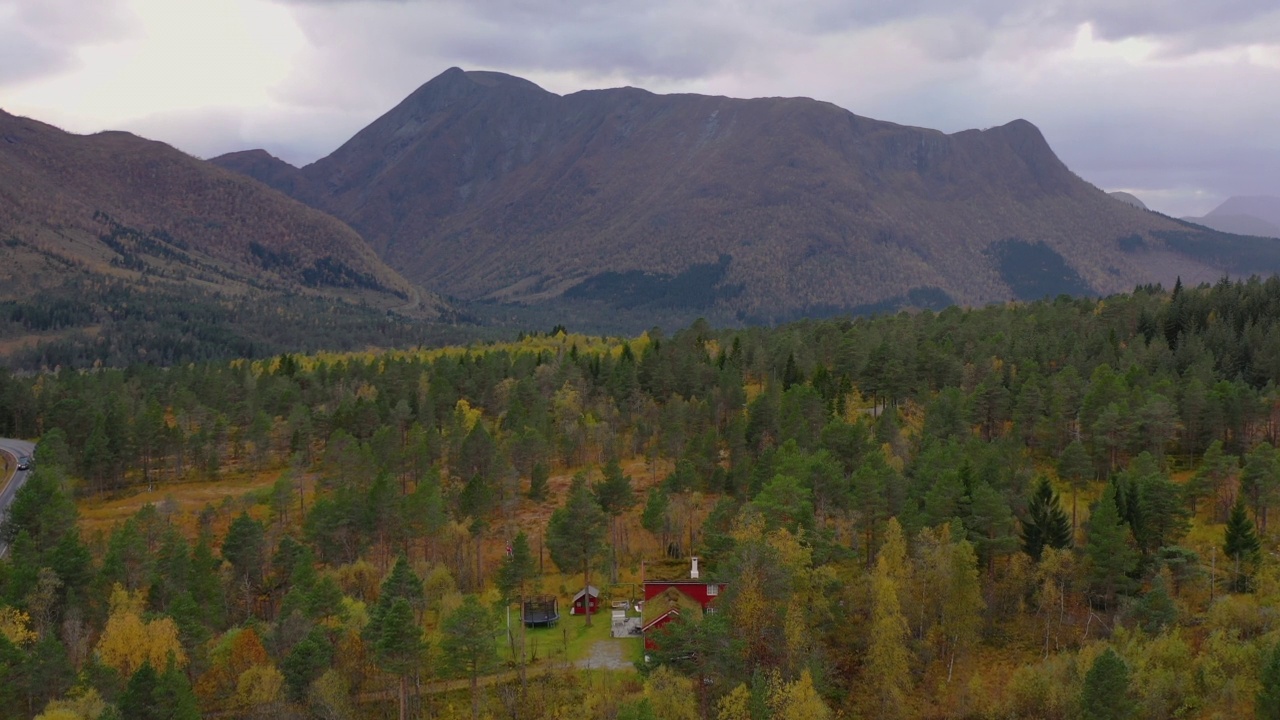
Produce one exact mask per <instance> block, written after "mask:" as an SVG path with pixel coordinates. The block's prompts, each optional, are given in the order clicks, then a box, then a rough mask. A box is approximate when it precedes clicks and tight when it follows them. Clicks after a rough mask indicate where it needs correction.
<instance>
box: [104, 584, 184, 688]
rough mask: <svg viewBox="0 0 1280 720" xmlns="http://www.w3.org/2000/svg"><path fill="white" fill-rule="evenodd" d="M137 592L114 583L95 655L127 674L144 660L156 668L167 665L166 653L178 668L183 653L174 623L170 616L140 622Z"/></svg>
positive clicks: (181, 662) (131, 673)
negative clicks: (108, 613) (105, 621)
mask: <svg viewBox="0 0 1280 720" xmlns="http://www.w3.org/2000/svg"><path fill="white" fill-rule="evenodd" d="M139 597H141V594H139V593H133V594H131V593H129V592H127V591H126V590H124V589H123V588H122V587H120V586H119V585H118V584H117V585H116V587H115V590H113V591H112V593H111V615H110V616H108V617H107V626H106V628H104V629H103V631H102V637H101V638H99V639H98V647H97V652H98V658H99V659H100V660H102V662H103V663H105V664H106V665H109V666H111V667H113V668H115V669H116V670H118V671H120V673H121V674H122V675H123V676H125V677H129V676H131V675H133V673H134V671H136V670H137V669H138V668H139V667H141V666H142V664H143V663H144V662H150V663H151V666H152V667H154V668H156V669H157V670H159V671H163V669H164V668H165V667H166V666H168V663H169V658H170V656H172V657H173V661H174V662H175V663H176V664H177V665H178V666H179V667H182V666H184V665H186V664H187V654H186V652H184V651H183V649H182V643H180V642H178V626H177V625H176V624H175V623H174V622H173V618H168V617H165V618H160V619H158V620H151V621H144V620H143V619H142V615H141V613H140V612H139V609H140V607H141V605H140V604H138V603H137V599H138V598H139Z"/></svg>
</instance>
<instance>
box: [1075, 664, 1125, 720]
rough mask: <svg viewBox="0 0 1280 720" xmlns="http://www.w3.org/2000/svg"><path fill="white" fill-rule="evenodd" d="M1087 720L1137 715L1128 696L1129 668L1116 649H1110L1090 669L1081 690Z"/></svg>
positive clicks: (1123, 718) (1081, 708)
mask: <svg viewBox="0 0 1280 720" xmlns="http://www.w3.org/2000/svg"><path fill="white" fill-rule="evenodd" d="M1080 714H1081V717H1083V718H1084V720H1128V718H1131V717H1133V715H1134V703H1133V699H1132V698H1130V697H1129V668H1128V666H1126V665H1125V664H1124V660H1121V659H1120V656H1119V655H1117V654H1116V652H1115V650H1112V649H1111V648H1107V649H1106V651H1104V652H1103V653H1102V654H1101V655H1099V656H1098V658H1097V659H1096V660H1094V661H1093V666H1092V667H1090V668H1089V673H1088V674H1087V675H1085V678H1084V688H1083V689H1082V690H1081V691H1080Z"/></svg>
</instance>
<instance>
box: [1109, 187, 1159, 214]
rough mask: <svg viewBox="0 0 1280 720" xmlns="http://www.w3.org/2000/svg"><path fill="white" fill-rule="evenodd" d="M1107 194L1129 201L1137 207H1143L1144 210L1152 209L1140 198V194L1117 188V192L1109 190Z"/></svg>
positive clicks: (1124, 201) (1121, 200)
mask: <svg viewBox="0 0 1280 720" xmlns="http://www.w3.org/2000/svg"><path fill="white" fill-rule="evenodd" d="M1107 194H1108V195H1110V196H1111V197H1113V198H1115V199H1117V200H1119V201H1120V202H1123V203H1128V204H1130V205H1132V206H1134V207H1136V208H1142V209H1143V210H1149V209H1150V208H1148V207H1147V204H1146V203H1144V202H1142V200H1140V199H1139V198H1138V196H1137V195H1134V194H1133V193H1127V192H1124V191H1123V190H1116V191H1115V192H1109V193H1107Z"/></svg>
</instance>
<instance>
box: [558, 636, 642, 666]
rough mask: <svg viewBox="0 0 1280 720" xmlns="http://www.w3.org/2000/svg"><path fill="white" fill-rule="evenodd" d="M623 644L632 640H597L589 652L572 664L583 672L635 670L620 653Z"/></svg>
mask: <svg viewBox="0 0 1280 720" xmlns="http://www.w3.org/2000/svg"><path fill="white" fill-rule="evenodd" d="M624 642H635V641H634V640H631V641H628V640H616V639H609V640H597V641H596V642H595V644H594V645H592V646H591V652H589V653H587V656H586V657H584V658H581V659H580V660H578V661H577V662H575V663H574V664H573V666H574V667H576V668H582V669H583V670H635V669H636V666H635V665H634V664H633V663H632V662H631V661H630V660H628V659H626V657H625V655H624V653H623V652H622V649H623V645H622V644H623V643H624Z"/></svg>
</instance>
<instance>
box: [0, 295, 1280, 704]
mask: <svg viewBox="0 0 1280 720" xmlns="http://www.w3.org/2000/svg"><path fill="white" fill-rule="evenodd" d="M0 436H5V437H15V438H30V439H37V438H38V440H39V444H38V447H37V450H36V454H35V464H34V467H33V469H32V472H31V476H30V478H29V480H28V482H27V483H26V485H25V486H24V487H23V488H22V489H21V491H20V492H19V493H18V496H17V499H16V500H15V502H14V504H13V505H12V507H11V509H10V512H9V515H8V517H7V518H6V519H5V520H4V522H3V524H2V525H0V541H2V542H3V543H5V544H7V545H8V547H9V552H8V556H7V557H6V558H5V559H4V560H3V561H0V718H29V717H35V716H38V717H42V718H47V719H50V720H52V719H53V718H59V719H60V720H61V719H72V718H86V719H87V718H125V719H129V720H132V719H133V718H195V717H225V718H233V717H246V718H256V717H271V718H295V717H296V718H309V717H320V718H383V717H399V718H530V719H533V718H563V717H573V718H581V719H583V720H589V719H593V718H599V719H615V718H616V719H619V720H641V719H648V718H652V719H655V720H668V719H671V720H675V719H683V718H691V719H692V718H714V719H718V720H747V719H751V720H764V719H771V718H772V719H778V720H782V719H791V718H797V719H798V718H837V717H844V718H992V719H994V718H1025V717H1039V718H1063V719H1067V718H1071V719H1075V718H1085V719H1092V718H1151V719H1157V718H1173V717H1185V718H1240V717H1258V718H1276V717H1280V558H1278V556H1277V549H1278V547H1280V544H1278V543H1277V537H1280V531H1278V530H1277V528H1276V527H1275V526H1276V525H1280V452H1278V451H1277V447H1278V446H1280V437H1278V436H1280V280H1278V279H1275V278H1273V279H1270V280H1266V281H1262V280H1256V279H1254V280H1249V281H1237V282H1231V281H1226V280H1224V281H1222V282H1220V283H1218V284H1216V285H1213V286H1208V285H1204V286H1200V287H1195V288H1184V287H1182V286H1181V285H1180V284H1179V285H1178V286H1177V287H1175V288H1173V289H1172V290H1167V289H1164V288H1161V287H1140V288H1137V289H1136V290H1135V291H1134V292H1133V293H1131V294H1128V295H1120V296H1113V297H1107V298H1105V299H1075V298H1069V297H1067V296H1060V297H1058V298H1057V299H1054V300H1044V301H1040V302H1032V303H1019V304H1010V305H1005V306H990V307H986V308H981V309H972V310H964V309H959V308H949V309H947V310H943V311H940V312H932V311H922V312H918V313H906V312H903V313H899V314H897V315H892V316H880V317H871V318H857V319H830V320H822V321H802V322H797V323H793V324H788V325H783V326H779V327H773V328H748V329H729V330H722V329H716V328H713V327H711V326H709V325H708V324H707V323H705V322H702V321H699V322H695V323H693V324H692V325H691V326H689V327H686V328H683V329H680V330H678V331H675V332H672V333H665V332H663V331H661V330H658V329H654V330H651V331H649V332H648V333H645V334H643V335H641V336H639V337H635V338H602V337H588V336H582V335H575V334H567V333H565V332H564V331H563V329H562V328H557V329H556V330H555V331H553V332H538V333H532V334H527V335H523V336H521V337H520V338H519V339H518V340H516V341H514V342H508V343H494V344H486V345H475V346H471V347H450V348H441V349H433V350H413V351H387V352H381V351H379V352H376V353H375V352H367V353H345V354H309V355H302V354H285V355H278V356H275V357H273V358H270V359H266V360H249V359H244V360H235V361H230V362H227V361H219V362H207V363H193V364H180V365H172V366H168V367H159V366H156V365H134V366H129V367H122V368H110V369H108V368H99V369H93V370H70V369H67V370H61V371H57V372H50V373H44V374H31V375H15V374H8V373H5V374H0ZM6 474H7V473H6ZM691 556H696V557H698V558H699V565H700V569H701V573H702V579H703V580H707V581H710V582H715V583H717V584H718V585H717V587H718V588H721V589H720V590H719V596H718V597H717V598H716V599H715V600H714V602H713V603H712V604H711V606H710V607H711V609H712V611H709V612H706V613H702V612H699V611H697V609H695V608H684V609H683V610H682V612H680V613H679V615H678V617H676V618H675V619H674V620H672V621H671V622H669V623H667V624H666V625H664V626H662V628H661V629H659V630H656V631H655V632H654V633H652V634H651V635H649V636H648V638H647V641H648V643H649V646H648V649H645V645H644V643H645V641H642V640H640V639H639V638H635V637H628V638H622V639H612V638H610V637H609V628H610V617H609V609H608V608H607V607H606V608H604V609H603V610H602V612H601V613H600V614H599V615H596V616H595V617H594V618H592V616H590V615H587V616H585V618H584V617H582V616H578V615H570V614H569V607H570V604H571V602H572V598H573V597H574V595H575V593H577V592H579V591H580V590H582V589H583V588H584V586H587V585H590V586H593V587H595V588H598V589H599V592H600V596H601V601H602V605H608V604H612V603H615V602H618V603H620V606H625V608H626V609H625V610H623V611H621V612H623V613H625V614H631V613H632V612H635V611H636V610H635V608H636V604H635V600H636V598H637V596H638V592H639V590H638V588H639V583H640V582H641V581H642V580H644V579H645V578H651V577H655V576H657V575H658V574H659V573H660V572H663V571H667V572H671V573H675V574H679V573H684V574H685V575H686V576H687V574H688V570H689V562H690V558H691ZM535 596H536V597H542V596H553V597H556V598H558V603H559V608H560V614H561V618H560V621H559V623H558V624H557V625H556V626H555V627H552V628H529V629H525V628H523V625H522V623H521V622H520V621H519V613H520V607H521V601H522V600H524V599H528V598H532V597H535ZM513 617H514V620H513Z"/></svg>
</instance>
